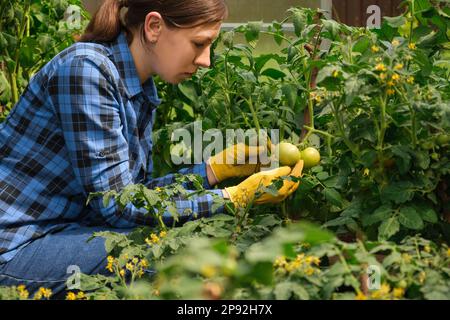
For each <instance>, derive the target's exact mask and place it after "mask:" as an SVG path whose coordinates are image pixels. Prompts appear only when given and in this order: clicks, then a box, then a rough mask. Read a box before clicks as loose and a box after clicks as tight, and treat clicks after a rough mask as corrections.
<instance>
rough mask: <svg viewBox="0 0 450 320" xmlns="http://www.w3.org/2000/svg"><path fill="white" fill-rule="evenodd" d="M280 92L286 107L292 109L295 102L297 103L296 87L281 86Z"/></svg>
mask: <svg viewBox="0 0 450 320" xmlns="http://www.w3.org/2000/svg"><path fill="white" fill-rule="evenodd" d="M281 92H282V93H283V95H284V97H285V98H286V101H287V103H288V106H289V107H290V108H292V109H294V107H295V102H296V101H297V86H296V85H294V84H283V86H282V87H281Z"/></svg>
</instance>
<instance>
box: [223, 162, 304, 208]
mask: <svg viewBox="0 0 450 320" xmlns="http://www.w3.org/2000/svg"><path fill="white" fill-rule="evenodd" d="M302 170H303V160H299V161H298V162H297V163H296V164H295V166H294V168H293V169H292V170H291V168H290V167H288V166H285V167H280V168H276V169H273V170H269V171H261V172H258V173H255V174H253V175H252V176H250V177H248V178H247V179H245V180H244V181H242V182H241V183H240V184H238V185H237V186H233V187H228V188H225V191H226V192H227V193H228V195H229V196H230V200H231V201H232V202H233V203H234V204H235V205H236V206H239V207H246V206H247V205H248V204H249V203H250V201H252V200H254V203H255V204H264V203H278V202H281V201H283V200H284V199H286V198H287V197H288V196H289V195H291V194H292V193H293V192H294V191H295V190H297V188H298V186H299V184H300V183H299V182H293V181H286V180H285V181H284V183H283V186H282V187H281V188H280V189H279V190H278V194H277V195H276V196H274V195H272V194H270V193H267V192H265V193H263V194H262V195H261V196H259V197H258V198H256V199H254V198H255V194H256V192H257V191H261V186H265V187H268V186H269V185H270V184H271V183H272V181H273V180H275V179H276V178H279V177H281V176H287V175H290V176H292V177H297V178H299V177H300V176H301V174H302Z"/></svg>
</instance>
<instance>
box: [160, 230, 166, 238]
mask: <svg viewBox="0 0 450 320" xmlns="http://www.w3.org/2000/svg"><path fill="white" fill-rule="evenodd" d="M165 236H167V232H166V231H161V232H160V233H159V237H160V238H164V237H165Z"/></svg>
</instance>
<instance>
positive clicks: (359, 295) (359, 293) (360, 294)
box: [355, 291, 367, 300]
mask: <svg viewBox="0 0 450 320" xmlns="http://www.w3.org/2000/svg"><path fill="white" fill-rule="evenodd" d="M355 300H367V296H366V295H365V294H364V293H362V292H361V291H358V294H357V295H356V296H355Z"/></svg>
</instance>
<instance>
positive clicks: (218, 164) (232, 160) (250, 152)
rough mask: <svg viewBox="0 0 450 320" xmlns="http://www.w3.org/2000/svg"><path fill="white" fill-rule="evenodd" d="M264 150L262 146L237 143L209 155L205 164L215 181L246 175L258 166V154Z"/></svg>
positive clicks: (253, 171)
mask: <svg viewBox="0 0 450 320" xmlns="http://www.w3.org/2000/svg"><path fill="white" fill-rule="evenodd" d="M265 150H266V148H265V147H263V146H260V147H257V146H254V147H253V146H247V145H245V144H243V143H238V144H235V145H232V146H229V147H228V148H226V149H224V150H223V151H221V152H219V153H218V154H216V155H215V156H212V157H210V158H209V159H208V161H207V164H209V166H210V167H211V170H212V172H213V174H214V176H215V178H216V180H217V182H221V181H224V180H226V179H228V178H232V177H247V176H249V175H251V174H253V173H255V172H256V170H257V169H258V168H259V165H258V163H257V161H258V159H259V157H258V155H261V154H262V153H263V152H264V151H265Z"/></svg>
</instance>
